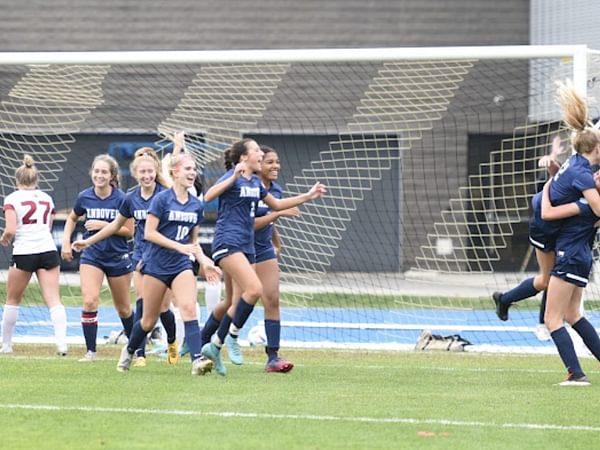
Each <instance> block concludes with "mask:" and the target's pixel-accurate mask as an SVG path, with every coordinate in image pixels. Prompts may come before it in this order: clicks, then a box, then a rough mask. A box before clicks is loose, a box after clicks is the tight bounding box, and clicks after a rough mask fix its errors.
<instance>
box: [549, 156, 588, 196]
mask: <svg viewBox="0 0 600 450" xmlns="http://www.w3.org/2000/svg"><path fill="white" fill-rule="evenodd" d="M595 188H596V183H594V174H593V172H592V166H591V165H590V162H589V161H588V160H587V159H586V158H584V157H583V156H581V155H580V154H579V153H575V154H574V155H572V156H571V157H570V158H569V159H567V160H566V161H565V163H564V164H563V165H562V166H561V167H560V170H559V171H558V172H557V173H556V175H554V178H553V179H552V183H551V184H550V192H549V193H548V194H549V196H550V202H551V203H552V205H553V206H557V205H564V204H567V203H571V202H576V201H577V200H579V199H580V198H581V193H582V192H583V191H586V190H588V189H595Z"/></svg>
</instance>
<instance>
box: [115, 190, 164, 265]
mask: <svg viewBox="0 0 600 450" xmlns="http://www.w3.org/2000/svg"><path fill="white" fill-rule="evenodd" d="M164 190H165V187H163V186H162V185H161V184H158V183H157V184H156V187H155V188H154V192H153V193H152V195H151V196H150V197H149V198H147V199H145V198H143V197H142V188H141V187H140V186H137V187H136V188H135V189H134V190H133V191H130V192H128V193H127V195H126V196H125V200H123V203H121V207H120V208H119V213H120V214H121V215H122V216H123V217H127V218H128V219H130V218H132V217H133V218H134V220H135V235H134V241H133V256H132V259H133V260H134V261H139V260H140V259H142V254H143V253H144V249H145V248H146V244H147V242H146V240H145V239H144V228H145V227H146V215H147V214H148V209H149V208H150V203H151V202H152V199H153V198H154V197H155V196H156V194H158V193H159V192H162V191H164Z"/></svg>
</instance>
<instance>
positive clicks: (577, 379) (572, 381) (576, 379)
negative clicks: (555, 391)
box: [558, 372, 592, 386]
mask: <svg viewBox="0 0 600 450" xmlns="http://www.w3.org/2000/svg"><path fill="white" fill-rule="evenodd" d="M591 384H592V383H590V380H588V378H587V377H586V376H585V375H583V374H581V375H579V376H575V375H574V374H573V373H572V372H569V373H568V374H567V378H566V379H565V381H561V382H560V383H558V385H559V386H589V385H591Z"/></svg>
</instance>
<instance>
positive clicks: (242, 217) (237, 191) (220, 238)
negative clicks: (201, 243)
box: [213, 169, 267, 255]
mask: <svg viewBox="0 0 600 450" xmlns="http://www.w3.org/2000/svg"><path fill="white" fill-rule="evenodd" d="M231 176H233V169H231V170H229V171H227V172H226V173H225V174H224V175H223V176H222V177H221V178H219V180H218V181H217V183H220V182H222V181H223V180H226V179H227V178H229V177H231ZM266 195H267V190H266V189H265V187H264V186H263V185H262V183H261V181H260V178H258V177H257V176H256V175H252V178H250V179H249V180H248V179H246V178H245V177H243V176H240V177H238V178H237V179H236V180H235V183H234V184H233V186H231V187H230V188H229V189H228V190H226V191H225V192H223V193H222V194H221V195H220V196H219V210H218V213H217V223H216V226H215V235H214V238H213V251H214V250H215V249H218V248H223V247H231V248H236V249H238V250H239V251H241V252H243V253H247V254H251V255H253V254H254V215H255V213H256V206H257V204H258V201H259V200H261V199H263V198H264V197H265V196H266Z"/></svg>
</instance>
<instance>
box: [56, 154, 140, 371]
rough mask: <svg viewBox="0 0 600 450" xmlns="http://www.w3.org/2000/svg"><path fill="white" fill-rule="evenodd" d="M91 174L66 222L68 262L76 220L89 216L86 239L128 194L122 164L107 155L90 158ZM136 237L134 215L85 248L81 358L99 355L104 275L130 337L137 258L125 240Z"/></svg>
mask: <svg viewBox="0 0 600 450" xmlns="http://www.w3.org/2000/svg"><path fill="white" fill-rule="evenodd" d="M90 177H91V179H92V184H93V186H91V187H89V188H87V189H85V190H83V191H82V192H80V193H79V195H78V196H77V200H76V201H75V205H74V206H73V210H72V211H71V212H70V213H69V215H68V217H67V220H66V222H65V230H64V235H63V241H62V250H61V256H62V258H63V259H64V260H65V261H71V260H72V259H73V252H72V248H71V235H72V234H73V230H74V229H75V225H76V223H77V220H79V218H80V217H81V216H85V223H84V227H85V230H86V231H85V233H84V238H88V237H89V236H92V235H93V234H95V233H97V232H98V231H99V230H101V229H102V228H104V227H106V226H108V225H109V224H110V222H112V220H114V218H115V217H116V216H117V214H118V212H119V207H120V206H121V203H122V202H123V199H124V198H125V193H124V192H123V191H122V190H121V189H119V165H118V164H117V162H116V161H115V159H114V158H113V157H111V156H109V155H98V156H96V158H95V159H94V161H93V163H92V167H91V169H90ZM132 236H133V219H129V220H127V221H126V223H125V224H124V225H123V226H122V227H121V228H120V229H119V230H118V231H117V232H116V233H115V234H114V235H112V236H110V237H109V238H108V239H105V240H103V241H101V242H98V243H96V244H94V245H92V246H90V247H88V248H86V249H85V250H83V252H82V253H81V257H80V262H79V275H80V279H81V294H82V296H83V309H82V312H81V326H82V328H83V336H84V339H85V345H86V349H87V352H86V354H85V355H84V357H83V358H81V359H80V360H79V361H80V362H93V361H95V360H96V338H97V335H98V305H99V303H100V290H101V288H102V281H103V279H104V276H106V278H107V281H108V286H109V288H110V292H111V294H112V300H113V303H114V305H115V308H116V310H117V313H118V315H119V317H120V319H121V322H122V324H123V328H124V329H125V334H126V335H127V336H128V337H129V334H130V332H131V327H132V326H133V311H132V309H131V304H130V300H129V286H130V285H131V272H132V271H133V263H132V262H131V259H130V258H129V247H128V245H127V239H128V238H131V237H132Z"/></svg>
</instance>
